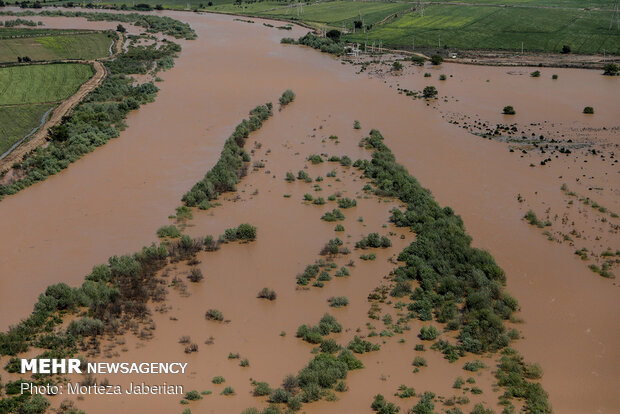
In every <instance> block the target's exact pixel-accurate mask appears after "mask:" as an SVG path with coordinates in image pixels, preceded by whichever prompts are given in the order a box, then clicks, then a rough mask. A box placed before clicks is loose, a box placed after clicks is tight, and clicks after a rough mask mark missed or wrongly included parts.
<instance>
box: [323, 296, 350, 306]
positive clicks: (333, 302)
mask: <svg viewBox="0 0 620 414" xmlns="http://www.w3.org/2000/svg"><path fill="white" fill-rule="evenodd" d="M327 302H329V306H331V307H332V308H341V307H344V306H348V305H349V299H347V298H346V297H344V296H335V297H331V298H329V299H327Z"/></svg>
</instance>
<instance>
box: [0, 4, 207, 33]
mask: <svg viewBox="0 0 620 414" xmlns="http://www.w3.org/2000/svg"><path fill="white" fill-rule="evenodd" d="M0 16H49V17H84V18H85V19H87V20H88V21H109V22H122V23H130V24H133V25H134V26H138V27H142V28H144V29H145V30H146V31H147V32H149V33H163V34H165V35H168V36H173V37H175V38H177V39H188V40H191V39H195V38H196V32H195V31H194V29H192V28H191V26H190V25H189V24H187V23H183V22H181V21H179V20H176V19H172V18H170V17H166V16H154V15H149V14H140V13H126V14H124V13H123V14H121V13H103V12H101V13H100V12H86V11H64V10H43V11H41V12H39V13H37V12H33V11H31V10H26V11H19V12H13V11H2V12H0Z"/></svg>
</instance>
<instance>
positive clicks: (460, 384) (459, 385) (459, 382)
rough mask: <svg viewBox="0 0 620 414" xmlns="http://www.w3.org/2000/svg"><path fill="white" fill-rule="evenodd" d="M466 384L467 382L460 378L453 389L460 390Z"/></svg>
mask: <svg viewBox="0 0 620 414" xmlns="http://www.w3.org/2000/svg"><path fill="white" fill-rule="evenodd" d="M464 384H465V380H464V379H463V378H461V377H458V378H457V379H456V380H455V381H454V384H453V385H452V388H456V389H459V388H461V387H462V386H463V385H464Z"/></svg>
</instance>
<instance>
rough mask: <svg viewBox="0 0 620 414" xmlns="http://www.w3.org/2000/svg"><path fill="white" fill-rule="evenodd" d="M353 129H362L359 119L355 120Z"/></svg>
mask: <svg viewBox="0 0 620 414" xmlns="http://www.w3.org/2000/svg"><path fill="white" fill-rule="evenodd" d="M353 129H362V125H361V124H360V121H358V120H357V119H356V120H355V121H353Z"/></svg>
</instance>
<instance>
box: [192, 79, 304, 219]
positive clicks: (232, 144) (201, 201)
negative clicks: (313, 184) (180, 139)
mask: <svg viewBox="0 0 620 414" xmlns="http://www.w3.org/2000/svg"><path fill="white" fill-rule="evenodd" d="M294 99H295V94H294V93H293V91H291V90H286V91H284V93H283V94H282V96H281V97H280V102H284V104H283V106H284V105H287V104H289V103H290V102H292V101H293V100H294ZM272 109H273V104H272V103H271V102H268V103H266V104H264V105H259V106H257V107H256V108H254V109H252V110H251V111H250V116H249V118H248V119H244V120H243V121H241V122H240V123H239V124H238V125H237V126H236V127H235V130H234V132H233V133H232V135H231V136H230V137H229V138H228V139H227V140H226V142H225V143H224V148H223V149H222V153H221V154H220V158H219V160H218V162H217V163H216V164H215V165H214V166H213V168H211V170H209V172H207V174H206V175H205V177H204V178H203V179H202V180H200V181H199V182H198V183H196V184H195V185H194V186H193V187H192V189H191V190H190V191H188V192H187V193H185V195H184V196H183V198H182V201H183V203H184V204H185V205H186V206H188V207H196V206H197V207H199V208H200V209H205V210H206V209H208V208H209V206H210V201H212V200H215V199H217V198H218V196H219V195H220V194H221V193H224V192H228V191H234V190H235V188H236V185H237V183H238V182H239V180H240V179H241V178H242V177H243V176H244V175H245V174H246V173H247V164H246V163H247V162H249V161H250V155H249V154H248V153H247V152H246V151H245V150H244V149H243V147H244V146H245V142H246V140H247V138H248V136H249V135H250V133H251V132H254V131H256V130H258V129H259V128H260V127H261V126H262V125H263V122H264V121H266V120H267V119H269V117H271V116H272V115H273V112H272Z"/></svg>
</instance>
